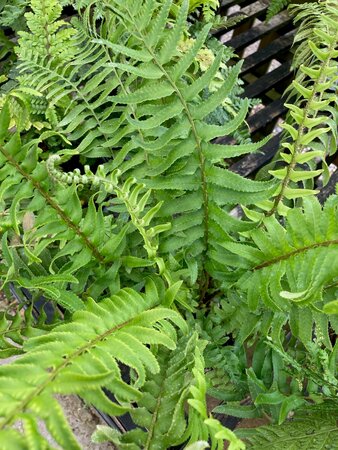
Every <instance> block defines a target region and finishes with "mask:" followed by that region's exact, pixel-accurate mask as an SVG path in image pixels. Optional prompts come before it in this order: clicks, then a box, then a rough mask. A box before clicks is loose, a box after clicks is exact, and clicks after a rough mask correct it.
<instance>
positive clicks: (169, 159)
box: [100, 1, 273, 270]
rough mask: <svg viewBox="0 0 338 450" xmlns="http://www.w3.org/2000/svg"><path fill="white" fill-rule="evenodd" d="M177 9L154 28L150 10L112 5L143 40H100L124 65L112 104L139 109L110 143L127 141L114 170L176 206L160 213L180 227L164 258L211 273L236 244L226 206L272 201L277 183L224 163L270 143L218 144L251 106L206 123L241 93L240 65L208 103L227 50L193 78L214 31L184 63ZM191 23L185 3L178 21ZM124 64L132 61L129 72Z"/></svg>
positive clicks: (157, 15)
mask: <svg viewBox="0 0 338 450" xmlns="http://www.w3.org/2000/svg"><path fill="white" fill-rule="evenodd" d="M170 5H171V1H167V2H164V4H163V6H162V7H160V8H159V9H156V10H155V12H154V13H153V14H154V17H153V21H152V23H153V24H154V23H156V24H157V23H158V24H157V25H156V26H155V25H154V26H152V27H150V28H148V27H147V26H143V27H142V26H140V23H144V22H145V18H144V17H143V11H142V10H141V11H140V13H139V14H135V13H134V10H133V8H132V5H131V3H130V2H125V3H123V4H120V2H113V3H112V4H109V5H108V7H111V8H112V10H113V11H114V12H115V13H116V14H117V15H119V16H121V17H122V19H121V21H122V23H123V25H124V26H125V27H126V30H129V32H130V30H133V35H134V36H135V39H133V40H132V39H130V40H129V41H128V42H127V43H126V45H117V44H115V43H113V42H110V41H109V40H108V39H104V40H102V39H101V40H100V42H101V45H102V46H103V47H105V48H107V49H108V50H109V51H110V52H112V53H114V54H115V56H116V62H114V63H112V65H113V67H116V68H117V69H118V71H119V74H120V75H119V77H120V79H121V80H122V84H121V89H120V91H119V92H118V94H117V95H115V96H114V97H113V98H112V100H113V101H114V102H116V104H119V105H121V106H122V108H123V109H124V110H128V108H129V107H130V106H132V107H133V111H134V113H135V115H133V116H131V115H128V116H126V121H125V122H124V123H123V125H121V126H120V130H119V133H117V135H116V136H115V137H114V138H113V139H111V140H108V142H107V143H106V144H104V145H107V146H108V145H110V146H111V145H117V143H119V144H118V145H119V146H120V147H121V150H120V155H118V156H117V158H116V159H115V161H113V162H112V163H110V164H108V167H109V168H110V169H115V168H119V169H120V170H121V172H122V174H125V176H127V177H128V176H130V175H132V176H134V177H135V178H136V179H137V180H138V181H142V182H143V183H144V184H145V185H146V186H147V187H148V188H151V189H153V191H154V194H155V195H156V198H157V200H162V199H163V198H166V199H167V200H168V201H167V202H166V205H167V206H166V205H163V208H161V210H160V211H159V215H160V216H162V217H163V218H164V220H166V218H167V217H168V216H169V217H170V216H171V215H174V219H173V227H172V229H171V230H170V231H169V232H167V233H166V235H164V238H163V239H162V245H161V247H160V252H162V253H173V252H179V251H182V252H183V251H184V252H190V253H191V255H192V256H193V257H196V258H198V259H199V261H202V262H201V263H200V267H201V266H204V268H205V265H206V262H207V260H208V259H209V258H210V259H212V255H213V252H212V249H213V246H216V245H217V240H218V239H220V238H224V239H229V238H227V237H226V236H227V233H226V225H224V226H223V223H224V222H223V221H222V220H220V219H219V217H220V216H222V215H225V216H227V213H226V208H224V207H225V206H226V205H233V203H234V202H233V199H234V198H236V199H237V200H238V201H240V202H242V203H243V204H248V203H254V202H255V201H258V200H259V199H263V198H267V197H268V196H269V193H271V192H272V189H273V182H271V183H270V182H255V181H252V180H245V179H244V178H241V177H240V176H238V175H236V174H234V173H232V172H230V171H228V170H227V169H224V168H223V167H222V162H223V160H224V158H228V157H232V156H238V155H241V154H245V153H249V152H252V151H255V150H257V149H258V148H259V147H260V146H261V145H263V142H260V143H257V144H252V145H250V144H248V145H239V146H227V145H225V146H224V145H212V144H211V141H212V140H213V139H214V138H216V137H218V136H223V135H227V134H230V133H232V132H233V131H234V130H235V129H236V128H237V127H238V126H239V124H241V123H242V122H243V120H244V119H245V115H246V112H247V104H246V103H245V102H244V104H243V107H242V108H241V110H240V112H239V113H238V115H236V117H235V118H234V119H233V120H231V121H229V122H228V123H226V124H225V125H224V126H216V125H211V124H207V123H206V122H205V118H206V116H207V115H208V114H209V113H210V112H212V111H214V110H215V109H216V108H217V106H219V105H220V104H221V102H222V101H223V99H224V98H225V97H226V96H227V95H228V94H229V92H231V90H232V89H233V87H234V84H235V81H236V78H237V76H238V73H239V70H240V65H236V66H235V67H234V68H233V69H232V70H231V71H230V72H229V77H228V79H227V80H226V81H225V82H224V83H223V85H222V86H221V87H220V88H219V89H218V90H217V91H216V92H214V93H212V95H210V96H209V97H208V98H206V99H204V98H203V96H202V93H203V91H204V90H205V89H206V88H208V86H209V85H210V83H211V82H212V80H213V79H214V76H215V74H216V73H217V71H218V70H219V67H220V64H221V61H222V51H220V52H219V53H218V54H217V55H215V56H214V59H213V61H212V63H211V64H210V66H209V68H208V69H207V70H206V71H205V72H204V74H203V75H202V76H200V77H199V78H198V79H195V78H194V77H192V76H191V72H190V70H191V67H192V65H193V63H194V59H195V56H196V54H197V52H198V51H199V49H200V48H201V47H202V46H203V44H204V42H205V40H206V37H207V33H208V30H209V26H206V27H205V28H204V29H203V30H202V32H201V33H200V34H199V35H198V36H197V38H196V41H195V42H194V44H193V45H192V47H191V49H190V50H189V51H188V52H187V53H185V54H184V56H183V57H182V58H181V59H178V60H177V57H176V55H175V45H177V43H178V42H179V40H180V37H181V35H182V29H181V28H180V27H179V26H178V25H177V26H176V27H174V28H173V29H172V30H168V29H167V28H166V26H165V24H166V20H167V16H168V14H169V7H170ZM186 17H187V2H186V1H185V2H183V4H182V7H181V9H180V13H179V17H178V19H177V21H178V23H180V20H182V21H184V20H186ZM147 23H148V22H147ZM155 28H156V33H155ZM169 44H170V45H169ZM122 61H128V67H127V66H126V64H124V63H122ZM143 67H144V69H146V68H147V70H145V71H143V72H142V82H140V83H138V84H135V82H134V80H135V76H136V75H140V73H139V70H140V68H143ZM148 67H149V69H148ZM150 69H151V70H150ZM153 73H158V79H157V80H156V81H154V79H153V77H150V76H148V74H153ZM129 74H130V75H129ZM123 85H127V86H128V87H129V92H127V93H126V92H125V89H124V88H123ZM169 199H170V201H169ZM210 270H211V269H210Z"/></svg>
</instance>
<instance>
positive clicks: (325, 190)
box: [317, 170, 338, 204]
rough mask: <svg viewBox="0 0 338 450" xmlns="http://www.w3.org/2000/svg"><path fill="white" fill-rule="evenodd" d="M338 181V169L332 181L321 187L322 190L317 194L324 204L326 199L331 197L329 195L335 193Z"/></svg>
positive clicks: (332, 176)
mask: <svg viewBox="0 0 338 450" xmlns="http://www.w3.org/2000/svg"><path fill="white" fill-rule="evenodd" d="M337 183H338V170H336V171H335V172H333V174H332V175H331V178H330V181H329V182H328V183H327V185H326V186H324V187H322V188H321V189H320V192H319V194H318V195H317V197H318V200H319V201H320V203H322V204H323V203H324V202H325V200H326V199H327V198H328V197H329V195H331V194H334V192H335V189H336V184H337Z"/></svg>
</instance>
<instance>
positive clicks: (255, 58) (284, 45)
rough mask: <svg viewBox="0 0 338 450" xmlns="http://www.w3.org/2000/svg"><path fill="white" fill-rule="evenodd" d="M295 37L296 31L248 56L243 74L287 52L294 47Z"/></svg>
mask: <svg viewBox="0 0 338 450" xmlns="http://www.w3.org/2000/svg"><path fill="white" fill-rule="evenodd" d="M294 35H295V30H291V31H289V32H288V33H286V34H285V35H284V36H281V37H280V38H279V39H276V40H275V41H273V42H272V43H271V44H269V45H268V46H266V47H265V48H262V49H261V50H258V51H257V52H255V53H253V54H252V55H250V56H248V57H247V58H246V59H245V60H244V64H243V67H242V73H246V72H248V71H249V70H251V69H253V68H254V67H257V66H258V65H260V64H263V63H265V62H267V61H269V60H270V59H272V58H273V57H276V56H277V55H278V53H280V52H283V51H285V50H287V49H288V48H289V47H290V46H291V45H292V42H293V38H294Z"/></svg>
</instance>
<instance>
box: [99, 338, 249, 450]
mask: <svg viewBox="0 0 338 450" xmlns="http://www.w3.org/2000/svg"><path fill="white" fill-rule="evenodd" d="M203 346H204V342H203V341H198V337H197V333H194V334H193V335H191V336H188V337H182V338H181V339H180V340H179V341H178V344H177V347H176V350H175V351H173V352H169V351H166V352H162V353H161V355H159V356H158V358H159V362H160V364H161V372H160V373H159V374H158V375H155V376H154V377H152V379H151V380H149V381H148V382H146V383H145V385H144V387H143V388H142V393H143V397H142V398H141V400H140V401H138V402H137V403H138V405H137V406H138V407H137V408H133V409H132V410H131V416H132V418H133V420H134V422H135V423H136V424H137V425H138V426H139V427H140V428H137V429H134V430H131V431H128V432H127V433H125V434H123V435H121V434H119V433H118V432H116V431H114V430H111V429H109V428H108V427H99V429H98V431H97V432H96V433H95V434H94V442H97V443H100V442H104V441H110V442H113V443H115V444H117V445H118V448H120V449H121V450H123V449H128V448H130V445H131V443H132V442H135V443H136V444H135V446H134V448H135V450H136V449H142V450H150V449H152V448H154V444H155V443H156V448H158V449H159V450H166V449H167V448H169V446H170V445H179V444H182V443H186V444H187V443H189V442H195V441H196V440H208V439H209V438H210V440H211V449H214V450H216V449H217V450H221V449H223V448H224V441H229V442H230V445H229V449H231V450H243V449H244V448H245V445H244V443H243V442H242V441H240V440H239V439H238V438H237V437H236V436H235V434H234V433H233V432H232V431H230V430H228V429H227V428H225V427H223V426H222V425H221V424H220V423H219V422H218V421H217V420H215V419H213V418H212V417H209V416H208V413H207V407H206V402H205V396H206V382H205V375H204V363H203V358H202V356H201V347H203ZM186 402H188V404H189V407H188V412H187V414H185V412H186V411H187V406H186Z"/></svg>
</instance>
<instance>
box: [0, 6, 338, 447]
mask: <svg viewBox="0 0 338 450" xmlns="http://www.w3.org/2000/svg"><path fill="white" fill-rule="evenodd" d="M16 3H18V5H19V4H20V5H19V6H20V8H19V10H20V15H21V13H23V12H26V14H25V16H24V21H25V24H26V28H25V29H23V27H22V28H21V31H20V32H19V34H18V37H19V39H18V42H17V43H16V45H15V54H16V57H17V61H16V60H13V61H12V64H13V65H14V71H13V83H10V82H8V83H7V84H6V88H5V89H3V90H2V91H1V92H2V93H1V98H0V109H1V113H0V233H1V257H0V277H1V281H2V286H3V289H4V291H5V292H6V293H7V295H8V296H9V295H10V293H11V290H12V289H13V288H14V289H16V290H17V291H19V292H20V291H22V290H28V291H29V292H30V293H31V295H32V301H31V302H30V303H31V304H30V305H25V306H27V308H26V310H25V312H24V313H23V312H22V305H20V306H18V310H17V312H16V313H14V315H13V314H11V313H10V311H7V312H3V313H1V315H0V357H1V358H7V357H11V356H15V359H14V360H13V361H11V362H10V363H9V364H8V363H7V364H4V365H1V366H0V447H1V448H2V449H4V450H7V449H13V448H15V449H23V450H26V449H27V450H31V449H47V448H53V447H52V446H51V444H50V443H49V441H50V440H52V441H53V442H54V443H55V446H59V447H61V448H64V449H79V448H80V446H79V443H78V442H77V439H76V437H75V436H74V434H73V432H72V430H71V428H70V426H69V424H68V423H67V420H66V419H65V417H64V414H63V411H62V410H61V407H60V406H59V404H58V402H57V399H56V398H55V395H56V394H61V395H64V394H69V393H75V394H78V395H79V396H80V397H81V398H83V399H84V401H85V402H86V403H88V404H90V405H93V406H94V407H96V408H98V409H99V410H101V411H102V412H105V413H106V414H110V415H112V416H118V415H123V414H126V413H128V414H130V416H131V417H132V419H133V422H134V424H135V428H134V429H133V430H129V431H128V432H127V433H125V434H120V433H117V432H115V431H113V430H112V429H110V428H108V427H102V426H100V427H99V428H98V430H97V431H96V433H95V434H94V436H93V440H94V442H96V443H98V444H100V443H101V442H104V441H110V442H112V443H114V444H115V445H116V446H117V448H121V449H135V450H136V449H141V448H142V449H155V448H156V449H163V450H165V449H167V448H170V447H171V446H174V445H175V446H178V445H187V448H190V449H194V448H207V446H208V445H210V447H211V448H212V449H222V448H224V442H225V441H228V444H229V448H230V449H231V450H243V449H244V448H246V447H247V448H250V447H252V448H263V445H271V440H272V439H274V438H272V437H271V436H277V438H276V439H277V440H276V442H278V445H282V444H280V442H284V441H283V439H285V435H286V434H287V433H291V432H292V430H293V429H294V430H296V431H297V430H301V429H302V430H303V429H304V430H306V431H305V434H306V435H307V436H308V440H307V439H306V437H304V436H303V441H304V442H310V444H311V445H314V444H313V442H312V441H311V439H312V436H311V433H308V434H307V432H308V430H309V427H313V429H316V428H317V427H318V426H317V425H318V418H317V415H316V414H317V410H315V408H313V409H311V408H310V407H309V406H310V405H311V404H312V403H320V402H322V403H323V406H322V408H323V411H324V410H325V408H329V407H330V405H331V404H333V403H334V404H335V402H336V400H335V397H336V394H337V373H336V372H337V370H336V362H337V351H338V347H337V344H336V343H335V333H337V331H338V322H337V316H336V313H337V301H336V296H337V282H338V267H337V261H338V258H337V245H338V244H337V243H338V234H337V226H336V223H337V219H338V216H337V215H338V210H337V197H336V196H335V195H333V196H331V197H330V198H329V199H328V200H327V201H326V203H325V205H323V206H322V205H320V204H319V202H318V201H317V200H316V198H315V193H316V191H315V190H314V189H312V187H313V186H312V183H313V179H314V178H315V177H317V176H319V175H321V174H322V170H325V166H323V169H320V170H319V171H318V170H317V169H316V168H315V167H314V163H315V161H316V158H318V157H321V158H322V159H323V160H324V159H325V158H324V156H325V155H324V153H325V152H326V150H325V149H324V148H323V147H325V146H326V139H328V138H327V137H326V136H327V135H330V137H332V136H333V137H336V134H335V133H336V132H335V126H334V117H335V115H336V110H335V105H336V102H335V100H334V99H333V95H332V92H331V90H332V89H333V87H334V85H335V83H336V56H337V55H336V52H337V48H336V46H337V37H336V34H335V33H336V32H337V25H336V24H337V21H336V20H334V18H333V17H335V14H336V11H335V10H334V7H333V6H332V3H331V2H330V1H329V0H328V1H327V2H326V4H327V8H326V9H325V8H324V9H323V11H324V12H325V14H324V17H322V18H320V21H321V23H322V24H323V26H322V27H318V26H317V25H314V26H313V34H314V36H313V39H312V40H310V41H309V43H308V44H305V43H303V44H301V45H302V46H303V49H305V45H308V47H306V49H305V50H306V52H305V53H306V55H308V58H307V59H306V62H304V66H300V67H299V72H298V74H297V75H296V80H295V82H294V89H295V91H296V92H297V95H296V100H295V103H291V100H289V102H288V108H289V110H290V115H289V119H288V121H287V123H286V124H285V125H284V128H285V130H286V132H287V133H288V135H289V139H288V140H286V141H285V143H284V150H283V152H282V153H281V155H280V156H281V159H282V160H283V161H284V163H285V166H283V167H281V168H280V167H277V168H275V170H272V171H270V175H271V179H268V180H263V181H262V180H255V179H245V178H243V177H241V176H239V175H238V174H236V173H234V172H232V171H231V170H229V168H228V166H227V161H228V160H229V159H230V158H236V157H240V156H242V155H245V154H248V153H251V152H257V151H259V150H260V148H261V147H262V146H263V145H264V144H265V143H266V142H267V141H268V139H269V137H266V138H265V139H263V140H261V141H260V142H251V141H250V140H247V141H245V142H239V141H238V140H237V141H236V139H235V143H234V144H231V145H230V144H229V145H220V144H215V143H214V140H215V139H216V138H219V137H223V136H233V137H235V138H236V136H237V134H236V133H238V130H239V128H240V127H243V126H245V119H246V116H247V113H248V110H249V106H250V105H249V102H248V100H246V99H239V98H238V77H239V74H240V70H241V63H240V62H239V63H237V64H234V65H232V66H231V67H230V66H229V67H226V64H227V62H228V60H229V58H230V57H231V55H232V53H231V52H230V51H228V50H226V51H224V49H223V48H222V46H220V45H219V46H217V45H213V46H212V48H211V47H210V48H209V46H208V37H209V34H210V29H211V26H212V25H211V23H205V22H208V18H207V14H206V13H207V9H204V15H205V19H207V20H206V21H204V23H203V25H202V26H201V27H197V28H196V29H198V30H199V31H198V32H197V34H194V35H193V36H194V37H192V34H191V33H190V19H189V14H190V12H191V11H192V9H193V8H194V7H195V6H202V7H204V8H208V7H209V6H210V8H211V9H214V8H216V6H217V3H218V2H214V1H211V2H189V1H188V0H184V1H180V2H173V1H172V0H136V1H135V0H123V1H122V0H104V1H100V2H97V1H87V0H83V1H82V0H79V1H70V2H66V1H58V0H31V1H27V2H21V3H22V4H21V3H20V2H16ZM16 3H15V5H16ZM15 5H14V4H13V7H14V6H15ZM65 5H71V6H72V7H73V11H74V12H75V13H76V14H74V17H73V18H72V19H71V21H69V20H66V19H65V18H64V17H63V16H62V13H63V11H64V10H63V9H62V8H63V6H65ZM322 6H323V5H320V7H322ZM26 8H27V9H26ZM307 8H309V6H307ZM19 10H16V12H15V14H19ZM6 11H9V9H8V7H7V6H6ZM209 12H210V10H209ZM314 16H315V17H317V16H316V15H314ZM317 18H318V17H317ZM309 20H310V19H309ZM313 23H314V22H311V26H312V25H313ZM305 29H306V28H304V29H302V30H301V33H303V32H304V30H305ZM310 34H311V33H310ZM301 36H303V37H304V36H305V35H304V34H302V35H301ZM301 36H300V37H299V39H300V40H301ZM306 37H308V35H307V34H306ZM319 37H320V39H321V41H320V43H319ZM13 45H14V44H13ZM301 51H302V50H301V49H300V53H298V54H301ZM296 55H297V53H296ZM304 61H305V60H304ZM297 64H298V63H297V61H296V60H295V65H296V66H297ZM225 68H226V70H225ZM220 80H221V81H220ZM224 104H226V105H227V107H228V108H229V105H230V106H231V108H229V109H228V110H229V111H230V112H231V114H230V115H231V117H230V119H229V114H228V115H227V116H226V117H228V119H227V120H225V121H224V120H223V121H221V122H219V121H217V123H215V111H216V112H217V111H219V108H223V107H224ZM216 115H217V114H216ZM330 142H331V141H330ZM308 147H311V149H308ZM330 149H331V150H329V152H331V153H333V150H332V148H331V147H330ZM304 164H307V167H306V168H305V167H304ZM262 210H264V211H265V213H264V214H262V213H261V211H262ZM238 212H239V214H238ZM242 212H243V213H245V214H246V216H247V218H244V215H242ZM41 296H43V297H44V298H45V299H47V301H49V302H51V303H52V304H53V305H54V310H55V318H54V320H52V321H50V318H46V317H45V316H44V315H43V314H42V315H41V317H40V318H39V319H36V318H35V316H34V315H33V313H32V307H33V306H34V304H35V301H36V300H37V299H39V298H40V297H41ZM290 380H291V381H290ZM107 391H110V393H111V394H113V395H112V396H110V397H108V396H107V395H106V392H107ZM207 392H209V394H210V395H212V396H214V397H215V398H217V399H219V400H221V402H222V404H221V405H218V406H217V407H216V409H215V412H216V413H218V414H224V413H226V414H229V413H230V414H232V415H237V416H239V417H247V418H252V417H260V416H262V415H263V416H264V415H265V416H269V417H270V418H271V420H272V421H273V422H274V423H276V424H277V423H278V424H279V425H272V426H271V427H267V428H262V429H258V430H257V432H256V433H254V434H252V433H251V434H249V433H247V434H245V433H244V432H243V433H242V434H241V436H243V438H245V441H242V440H240V438H239V433H237V431H236V433H234V432H232V431H230V430H228V429H227V428H225V427H224V426H223V425H222V423H221V422H220V421H219V420H218V419H217V418H216V417H215V416H213V415H212V413H211V412H210V406H209V404H208V403H207V401H206V398H207ZM110 398H113V400H111V399H110ZM248 398H249V399H250V404H249V405H247V404H243V400H245V399H246V400H247V399H248ZM297 408H303V410H301V411H300V412H299V413H297V412H296V415H295V416H294V417H295V419H294V421H290V418H291V417H293V414H294V411H295V410H297ZM304 408H305V409H304ZM303 411H305V413H304V414H305V416H306V417H305V416H304V414H303ZM297 414H298V415H297ZM330 420H331V419H330V418H329V417H328V418H327V421H326V419H325V430H327V429H328V428H329V427H333V428H332V429H333V435H334V433H335V432H336V428H335V424H334V423H333V422H332V421H331V422H330ZM18 422H20V423H21V424H22V425H23V427H22V428H18V427H17V424H18ZM284 422H285V423H284ZM41 423H44V426H45V428H46V429H47V433H48V434H49V438H50V439H49V441H48V439H47V438H46V437H45V436H44V435H42V434H41V433H40V426H41ZM313 424H314V425H313ZM302 427H303V428H302ZM275 430H279V431H275ZM290 430H291V431H290ZM311 430H312V428H311ZM297 432H298V431H297ZM325 433H326V431H325V432H323V433H321V436H323V439H327V436H326V434H325ZM325 436H326V437H325ZM303 441H302V442H303ZM285 442H288V441H285ZM297 442H298V441H297ZM310 444H309V445H310ZM53 445H54V444H53ZM260 445H261V446H262V447H259V446H260ZM276 445H277V444H276ZM286 445H289V444H286ZM304 445H305V444H304ZM255 446H256V447H255ZM257 446H258V447H257ZM285 448H290V449H291V448H293V447H292V446H290V447H285ZM309 448H310V447H309Z"/></svg>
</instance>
